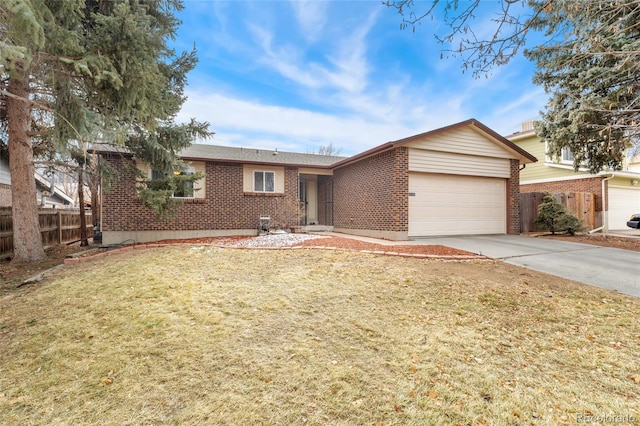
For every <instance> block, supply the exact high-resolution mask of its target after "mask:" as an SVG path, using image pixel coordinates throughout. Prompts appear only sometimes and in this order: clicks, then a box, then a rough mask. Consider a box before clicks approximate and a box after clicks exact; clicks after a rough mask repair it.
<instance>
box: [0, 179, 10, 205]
mask: <svg viewBox="0 0 640 426" xmlns="http://www.w3.org/2000/svg"><path fill="white" fill-rule="evenodd" d="M9 206H11V185H7V184H4V183H0V207H9Z"/></svg>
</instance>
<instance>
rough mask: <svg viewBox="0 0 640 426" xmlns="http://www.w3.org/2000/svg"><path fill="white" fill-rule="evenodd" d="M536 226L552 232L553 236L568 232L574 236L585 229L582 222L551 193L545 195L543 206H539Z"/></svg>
mask: <svg viewBox="0 0 640 426" xmlns="http://www.w3.org/2000/svg"><path fill="white" fill-rule="evenodd" d="M536 225H538V226H540V227H542V228H544V229H547V230H549V231H551V233H552V234H555V233H556V232H566V233H568V234H570V235H574V234H575V233H576V232H579V231H581V230H582V229H583V228H584V225H583V224H582V221H581V220H580V219H578V218H577V217H576V216H574V215H573V214H572V213H571V212H570V211H569V210H568V209H567V208H566V207H565V206H563V205H562V204H561V203H559V202H558V201H557V200H556V198H555V197H554V196H553V195H551V194H549V193H545V194H544V197H543V198H542V204H540V205H539V206H538V218H537V219H536Z"/></svg>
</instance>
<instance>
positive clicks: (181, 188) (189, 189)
mask: <svg viewBox="0 0 640 426" xmlns="http://www.w3.org/2000/svg"><path fill="white" fill-rule="evenodd" d="M195 173H196V169H195V168H193V167H187V168H186V169H184V170H181V171H180V172H179V173H176V172H174V174H175V175H176V176H188V175H194V174H195ZM177 184H178V187H177V188H176V190H175V191H174V192H173V197H174V198H193V181H187V182H180V181H178V183H177Z"/></svg>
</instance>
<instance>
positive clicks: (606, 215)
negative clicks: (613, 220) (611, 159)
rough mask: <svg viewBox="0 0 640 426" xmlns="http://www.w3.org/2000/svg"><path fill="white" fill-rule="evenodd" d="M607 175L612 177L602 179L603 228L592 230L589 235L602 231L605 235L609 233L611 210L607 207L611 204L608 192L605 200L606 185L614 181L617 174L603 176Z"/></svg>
mask: <svg viewBox="0 0 640 426" xmlns="http://www.w3.org/2000/svg"><path fill="white" fill-rule="evenodd" d="M606 174H610V175H611V176H609V177H607V178H604V179H602V226H601V227H599V228H596V229H592V230H591V231H589V232H588V233H589V234H594V233H596V232H598V231H602V233H603V234H606V233H608V232H609V209H608V207H607V205H608V204H609V192H608V191H607V197H606V199H605V196H604V194H605V191H604V189H605V185H604V183H605V182H606V181H608V180H610V179H613V178H614V177H615V176H616V175H615V173H605V174H603V175H602V176H604V175H606ZM605 201H606V203H605Z"/></svg>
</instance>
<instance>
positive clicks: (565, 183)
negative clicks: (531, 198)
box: [520, 176, 606, 212]
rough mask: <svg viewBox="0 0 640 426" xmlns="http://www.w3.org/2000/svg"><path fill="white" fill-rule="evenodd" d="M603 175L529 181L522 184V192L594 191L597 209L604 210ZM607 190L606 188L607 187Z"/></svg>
mask: <svg viewBox="0 0 640 426" xmlns="http://www.w3.org/2000/svg"><path fill="white" fill-rule="evenodd" d="M602 179H603V177H601V176H598V177H586V178H584V179H571V180H562V181H556V182H544V183H529V184H522V185H520V192H551V193H558V192H592V193H593V194H595V202H596V204H595V210H596V211H597V212H598V211H602ZM605 190H606V189H605Z"/></svg>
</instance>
